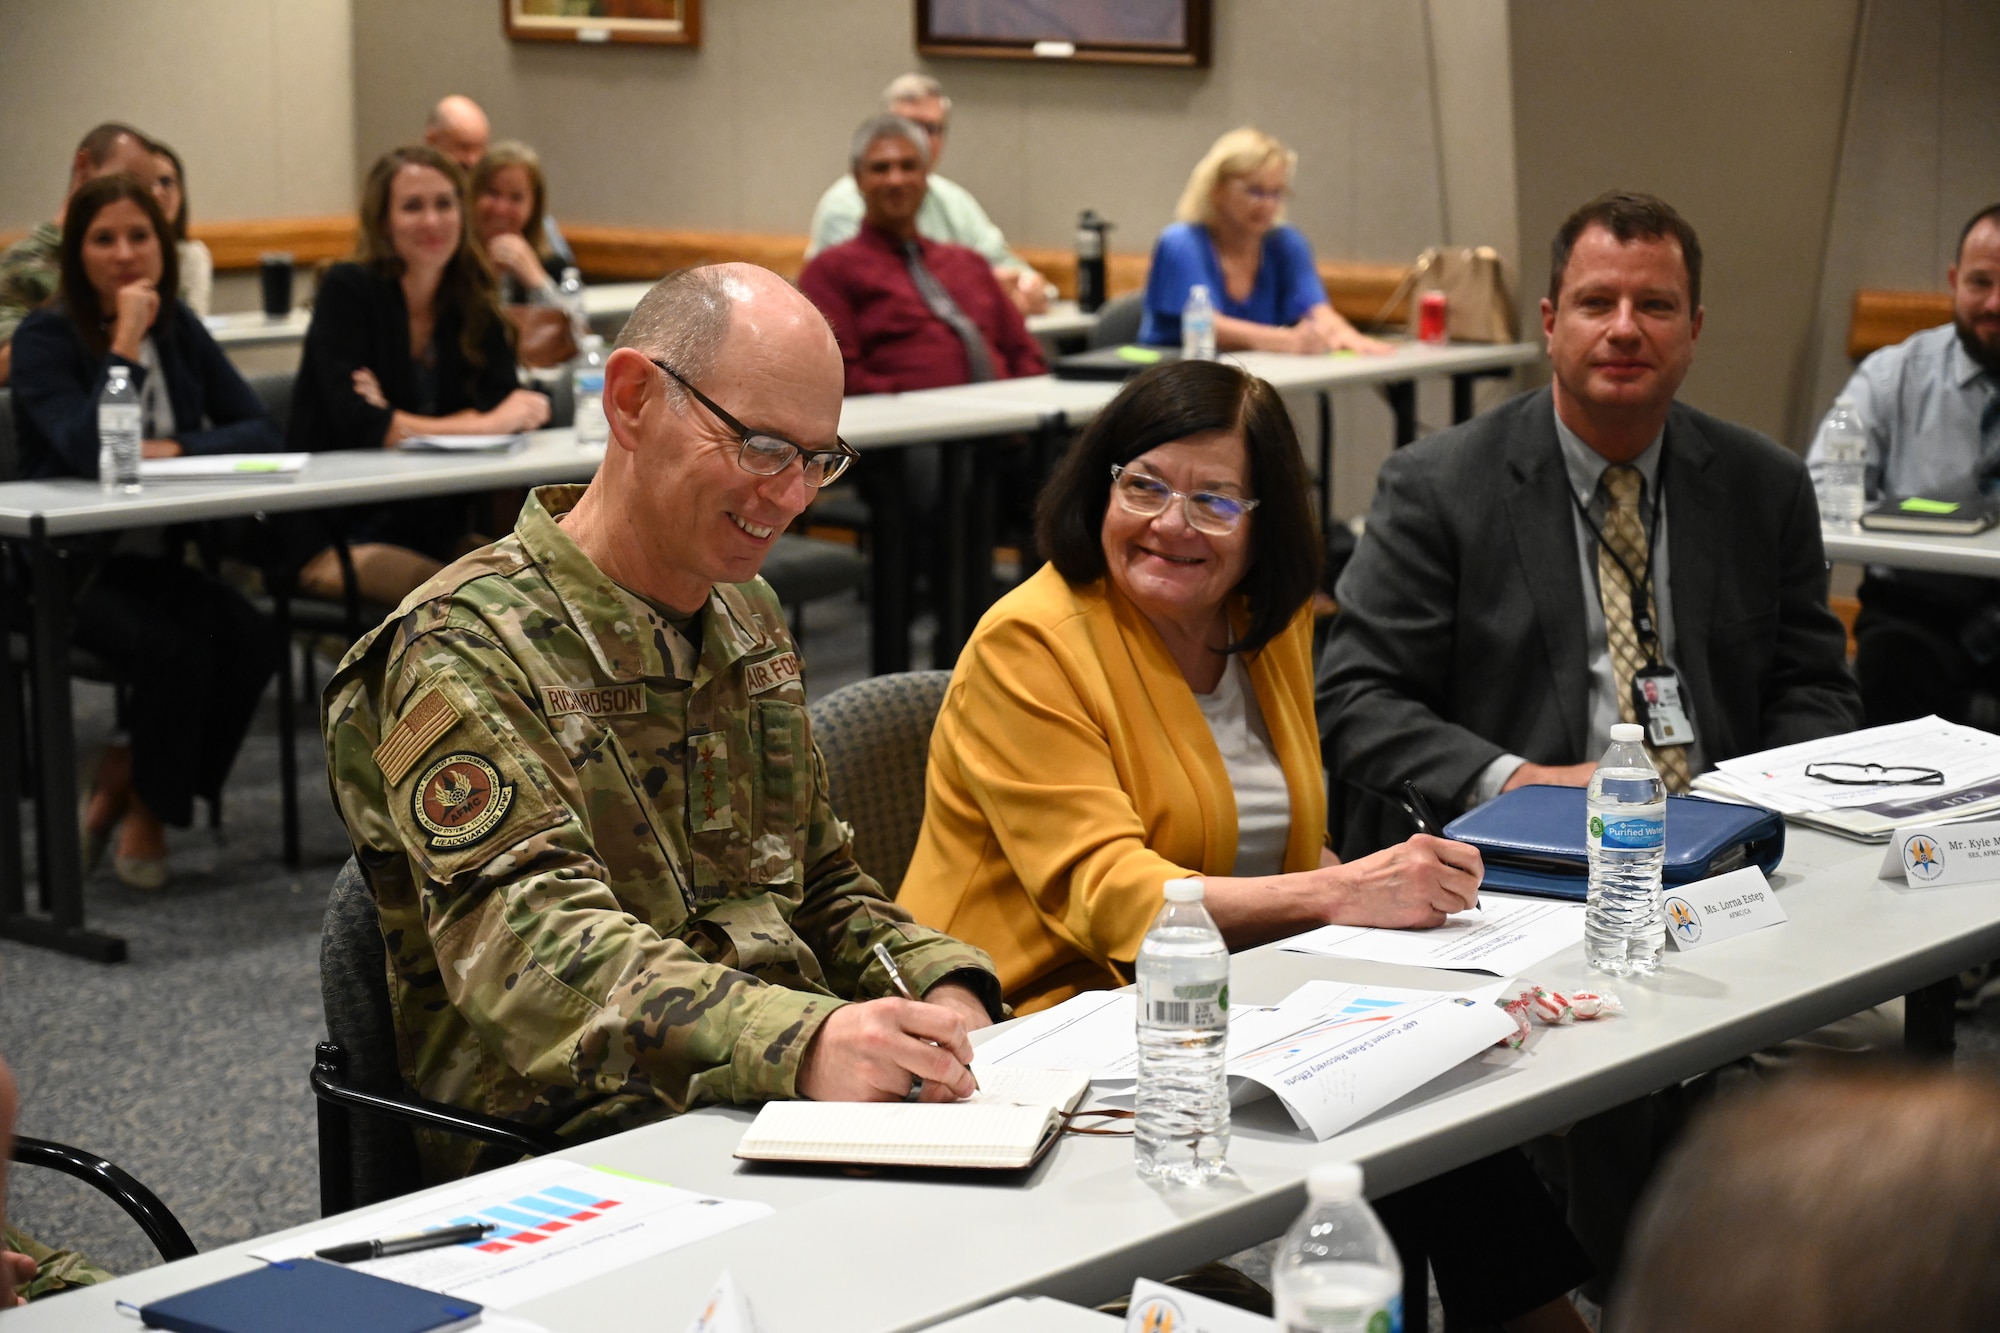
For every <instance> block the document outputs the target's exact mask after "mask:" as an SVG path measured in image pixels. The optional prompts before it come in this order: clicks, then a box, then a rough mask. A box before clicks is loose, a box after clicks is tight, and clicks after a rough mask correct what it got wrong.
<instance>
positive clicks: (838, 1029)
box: [796, 945, 979, 1102]
mask: <svg viewBox="0 0 2000 1333" xmlns="http://www.w3.org/2000/svg"><path fill="white" fill-rule="evenodd" d="M887 955H888V950H887V949H885V948H883V947H882V946H880V945H877V946H876V958H877V960H878V961H880V962H882V964H883V967H884V970H885V971H887V973H888V975H889V984H890V985H892V986H894V987H895V988H896V989H897V991H898V992H900V993H901V995H902V996H903V999H900V1000H899V999H887V1000H874V1001H868V1002H864V1003H860V1004H846V1005H842V1006H840V1007H839V1008H838V1009H835V1010H834V1011H833V1012H832V1013H831V1014H828V1015H827V1017H826V1019H825V1020H824V1021H823V1022H821V1024H820V1027H819V1031H818V1032H817V1033H815V1034H814V1036H813V1040H812V1044H811V1045H809V1046H808V1047H807V1048H806V1054H805V1059H804V1061H803V1062H802V1063H801V1064H800V1066H799V1073H798V1078H797V1081H796V1088H797V1090H798V1094H799V1095H800V1096H801V1097H808V1098H811V1099H813V1100H815V1101H837V1102H880V1101H906V1102H916V1101H926V1102H950V1101H958V1100H959V1099H961V1098H964V1097H970V1096H971V1095H972V1094H973V1093H975V1092H977V1091H978V1090H979V1083H978V1081H977V1080H976V1079H974V1078H973V1076H972V1069H971V1065H972V1041H971V1039H970V1038H969V1037H968V1036H967V1035H966V1025H965V1022H964V1020H963V1019H961V1018H960V1017H959V1015H958V1014H957V1012H956V1011H954V1010H952V1009H950V1008H947V1007H946V1006H944V1005H940V1004H931V1003H928V1002H925V1001H922V1000H919V999H918V997H917V996H916V994H915V992H914V991H913V990H912V989H911V988H910V985H909V983H908V982H907V981H906V980H904V978H903V975H902V971H901V969H899V968H898V967H897V966H896V963H895V959H894V958H893V957H888V956H887ZM910 1001H915V1003H910Z"/></svg>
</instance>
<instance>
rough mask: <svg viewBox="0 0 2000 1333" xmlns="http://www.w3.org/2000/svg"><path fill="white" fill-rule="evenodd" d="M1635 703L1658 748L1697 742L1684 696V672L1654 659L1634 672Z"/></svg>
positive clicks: (1638, 714) (1636, 712)
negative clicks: (1682, 674) (1682, 691)
mask: <svg viewBox="0 0 2000 1333" xmlns="http://www.w3.org/2000/svg"><path fill="white" fill-rule="evenodd" d="M1632 707H1633V710H1634V716H1636V717H1637V718H1638V719H1639V724H1640V725H1641V726H1643V727H1645V728H1646V739H1647V741H1648V742H1650V743H1651V744H1652V746H1653V748H1654V749H1658V748H1659V747H1661V746H1663V745H1693V744H1694V725H1693V724H1692V723H1690V722H1689V721H1688V715H1687V704H1686V703H1685V702H1683V701H1682V698H1681V678H1680V673H1679V672H1677V671H1675V670H1674V669H1673V668H1672V667H1670V666H1666V665H1663V664H1660V663H1653V664H1650V665H1647V666H1643V667H1640V668H1639V670H1638V671H1636V672H1634V673H1633V676H1632Z"/></svg>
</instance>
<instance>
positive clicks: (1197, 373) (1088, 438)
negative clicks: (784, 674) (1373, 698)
mask: <svg viewBox="0 0 2000 1333" xmlns="http://www.w3.org/2000/svg"><path fill="white" fill-rule="evenodd" d="M1307 489H1308V487H1307V480H1306V475H1305V468H1304V464H1303V463H1302V461H1301V459H1300V454H1299V447H1298V441H1297V437H1296V436H1295V435H1294V434H1293V432H1292V428H1291V422H1290V418H1289V417H1288V416H1287V415H1286V413H1285V409H1284V405H1283V404H1282V403H1281V402H1280V401H1279V399H1278V396H1277V394H1276V393H1275V392H1274V391H1273V390H1272V389H1271V387H1270V386H1269V385H1268V384H1265V383H1264V382H1263V381H1262V380H1258V379H1255V378H1253V377H1251V376H1249V375H1246V374H1244V373H1243V372H1242V371H1240V370H1237V369H1235V368H1233V367H1230V366H1226V365H1221V364H1219V363H1215V362H1187V363H1182V364H1178V365H1172V366H1163V367H1160V368H1157V369H1155V370H1152V371H1149V372H1147V373H1146V374H1144V375H1141V376H1139V377H1138V378H1137V379H1135V380H1133V381H1132V383H1131V384H1130V385H1129V386H1127V388H1126V389H1125V391H1124V392H1123V393H1121V394H1120V395H1119V396H1118V398H1117V400H1116V401H1114V402H1113V403H1112V404H1111V405H1110V406H1109V407H1108V408H1106V409H1105V411H1104V412H1103V414H1102V415H1100V416H1099V417H1098V418H1097V420H1096V422H1095V423H1094V424H1093V425H1092V427H1091V429H1090V430H1089V431H1088V432H1087V433H1086V434H1085V435H1084V437H1083V438H1082V439H1081V440H1080V441H1079V442H1078V443H1077V445H1076V446H1075V447H1074V448H1073V449H1072V450H1071V451H1070V453H1069V454H1068V456H1067V457H1066V458H1065V459H1064V461H1063V464H1062V466H1061V467H1060V468H1059V469H1058V470H1057V472H1056V475H1055V476H1054V477H1053V478H1052V479H1051V481H1050V483H1049V486H1048V489H1047V490H1046V491H1045V492H1044V494H1043V496H1042V500H1041V505H1040V512H1039V514H1038V529H1039V536H1040V539H1041V542H1042V547H1043V550H1044V551H1045V552H1046V553H1047V554H1048V557H1049V564H1047V565H1046V566H1044V567H1043V568H1042V569H1041V571H1040V572H1039V573H1037V574H1035V575H1034V576H1033V577H1031V578H1030V579H1028V581H1027V582H1026V583H1024V584H1023V585H1022V586H1021V587H1019V588H1017V589H1015V590H1014V591H1013V592H1012V593H1010V594H1009V595H1007V596H1006V597H1004V598H1002V599H1001V600H1000V602H999V603H998V604H996V605H995V606H994V607H993V609H992V610H991V611H989V612H988V613H987V614H986V616H985V618H984V619H982V620H981V621H980V623H979V627H978V628H977V629H976V630H975V631H974V632H973V635H972V638H971V641H970V642H969V643H968V644H967V645H966V648H965V651H964V653H963V654H961V656H960V658H959V666H958V670H957V673H956V674H955V675H954V676H953V678H952V682H951V688H950V690H949V691H948V692H947V693H946V695H945V700H944V706H943V709H942V710H941V712H940V713H939V716H938V722H937V728H936V731H935V732H934V733H933V735H932V739H931V751H930V773H929V779H928V788H927V792H926V800H925V807H924V825H923V831H922V833H921V834H920V835H919V836H918V840H917V850H916V855H915V857H914V859H913V860H912V861H911V863H910V868H909V872H908V874H907V875H906V876H905V878H904V881H903V889H902V892H901V894H900V897H899V901H900V902H901V903H902V904H903V905H904V906H906V907H908V908H909V909H910V910H911V911H912V912H914V913H915V914H916V916H917V919H918V920H920V921H923V922H925V923H926V924H929V925H934V926H937V927H939V928H941V929H944V930H947V931H949V932H950V933H951V934H952V935H954V936H956V937H957V938H959V939H963V940H968V941H971V942H972V943H975V944H977V945H979V946H980V947H981V948H983V949H985V950H986V951H987V952H988V953H990V954H991V955H992V956H993V961H994V963H995V965H996V966H997V967H998V969H999V974H1000V984H1001V988H1002V990H1003V991H1004V992H1005V993H1006V996H1007V999H1008V1001H1009V1003H1011V1004H1013V1005H1014V1006H1015V1008H1016V1009H1017V1010H1020V1011H1022V1012H1030V1011H1033V1010H1035V1009H1041V1008H1046V1007H1048V1006H1049V1005H1052V1004H1055V1003H1057V1002H1059V1001H1061V1000H1064V999H1067V998H1068V997H1069V996H1071V995H1074V994H1076V993H1077V992H1079V991H1083V990H1095V989H1100V988H1103V987H1106V986H1120V985H1123V984H1125V983H1126V982H1127V981H1129V980H1131V971H1132V965H1133V960H1134V959H1136V958H1137V956H1138V952H1139V943H1140V941H1141V940H1142V939H1143V938H1144V937H1145V934H1146V928H1147V926H1148V925H1150V924H1151V922H1152V919H1153V917H1154V915H1155V914H1156V913H1157V912H1158V911H1159V907H1160V902H1161V896H1162V893H1161V890H1162V886H1163V885H1164V884H1165V883H1166V881H1167V880H1169V879H1173V878H1176V877H1178V876H1182V875H1200V876H1203V877H1204V878H1205V879H1206V881H1207V894H1206V902H1207V906H1208V910H1209V912H1210V914H1211V915H1212V916H1214V917H1215V920H1216V924H1217V925H1218V926H1219V927H1221V929H1222V933H1223V937H1224V938H1225V939H1226V940H1227V941H1228V943H1229V946H1230V948H1232V949H1240V948H1244V947H1246V946H1248V945H1251V944H1256V943H1260V942H1262V941H1264V940H1268V939H1274V938H1277V937H1279V936H1282V935H1288V934H1296V933H1297V932H1299V931H1301V930H1305V929H1308V928H1310V927H1312V926H1316V925H1321V924H1325V923H1327V922H1341V923H1345V924H1350V925H1378V926H1424V925H1436V924H1438V923H1440V922H1442V921H1443V920H1444V918H1445V915H1446V914H1448V913H1450V912H1456V911H1460V910H1462V909H1464V908H1466V907H1469V906H1471V905H1472V900H1473V893H1474V891H1475V890H1476V888H1477V887H1478V883H1479V874H1480V864H1479V853H1478V852H1477V851H1476V850H1474V849H1473V848H1471V847H1468V846H1466V845H1464V844H1462V843H1447V842H1444V841H1442V840H1440V839H1436V838H1426V837H1419V838H1413V839H1412V840H1410V841H1409V842H1407V843H1404V844H1403V845H1401V846H1399V847H1394V848H1391V849H1389V850H1387V851H1383V852H1378V853H1377V854H1375V855H1374V856H1371V857H1368V858H1366V859H1365V860H1361V861H1357V862H1355V863H1354V864H1352V865H1342V864H1341V863H1340V862H1339V861H1338V860H1337V859H1336V858H1335V857H1334V855H1333V853H1332V852H1330V851H1328V850H1327V849H1326V847H1325V845H1324V839H1325V825H1326V788H1325V781H1324V778H1323V777H1322V775H1321V769H1320V754H1319V729H1318V726H1317V725H1316V724H1315V722H1314V720H1313V672H1312V654H1311V641H1312V613H1311V607H1310V599H1311V596H1312V590H1313V588H1314V587H1315V586H1316V584H1317V582H1318V577H1319V553H1320V542H1319V536H1318V530H1317V526H1316V524H1315V523H1314V521H1313V516H1312V511H1311V509H1310V507H1309V505H1308V504H1307V500H1306V494H1307Z"/></svg>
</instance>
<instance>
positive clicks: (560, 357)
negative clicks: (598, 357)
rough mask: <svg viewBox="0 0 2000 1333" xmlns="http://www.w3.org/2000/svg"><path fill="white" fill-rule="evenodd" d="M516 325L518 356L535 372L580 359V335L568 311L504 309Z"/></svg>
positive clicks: (541, 307)
mask: <svg viewBox="0 0 2000 1333" xmlns="http://www.w3.org/2000/svg"><path fill="white" fill-rule="evenodd" d="M501 309H502V310H503V311H505V312H506V315H507V320H508V322H509V323H511V324H512V325H513V326H514V356H515V359H516V360H518V361H519V362H520V363H521V364H522V365H524V366H527V367H528V368H529V369H531V370H546V369H548V368H549V367H550V366H560V365H562V364H564V363H565V362H567V361H570V360H572V359H573V358H574V357H575V356H576V334H575V331H574V330H572V329H571V328H570V322H569V315H568V313H567V312H565V311H563V310H561V309H559V308H558V307H556V306H552V305H510V306H503V307H501Z"/></svg>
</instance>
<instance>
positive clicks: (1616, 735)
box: [1611, 722, 1646, 745]
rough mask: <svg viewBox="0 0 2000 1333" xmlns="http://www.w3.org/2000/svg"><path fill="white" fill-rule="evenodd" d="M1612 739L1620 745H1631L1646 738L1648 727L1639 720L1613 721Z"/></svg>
mask: <svg viewBox="0 0 2000 1333" xmlns="http://www.w3.org/2000/svg"><path fill="white" fill-rule="evenodd" d="M1611 739H1612V740H1613V741H1615V742H1617V743H1618V744H1620V745H1630V744H1633V743H1635V742H1638V741H1643V740H1645V739H1646V729H1645V728H1644V727H1642V726H1640V725H1639V724H1638V723H1637V722H1613V723H1612V724H1611Z"/></svg>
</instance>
